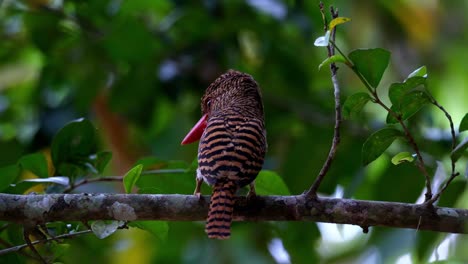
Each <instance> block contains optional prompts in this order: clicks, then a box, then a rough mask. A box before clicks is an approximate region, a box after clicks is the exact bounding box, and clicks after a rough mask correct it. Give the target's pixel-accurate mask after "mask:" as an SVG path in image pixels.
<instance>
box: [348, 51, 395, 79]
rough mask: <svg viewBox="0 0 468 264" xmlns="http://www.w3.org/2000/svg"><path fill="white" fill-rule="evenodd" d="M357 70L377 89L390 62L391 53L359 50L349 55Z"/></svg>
mask: <svg viewBox="0 0 468 264" xmlns="http://www.w3.org/2000/svg"><path fill="white" fill-rule="evenodd" d="M349 59H350V60H351V61H352V62H353V64H354V67H355V68H356V70H357V71H358V72H359V73H360V74H361V75H362V76H363V77H364V78H365V79H366V80H367V81H368V82H369V84H370V85H371V86H372V87H374V88H376V87H377V86H378V85H379V83H380V80H381V79H382V76H383V73H384V72H385V69H386V68H387V66H388V63H389V61H390V52H389V51H387V50H384V49H381V48H376V49H358V50H354V51H352V52H351V53H350V54H349Z"/></svg>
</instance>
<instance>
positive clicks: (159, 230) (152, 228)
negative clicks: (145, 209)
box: [128, 221, 169, 241]
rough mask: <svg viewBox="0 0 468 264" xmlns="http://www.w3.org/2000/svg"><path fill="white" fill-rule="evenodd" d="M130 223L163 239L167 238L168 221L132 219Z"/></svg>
mask: <svg viewBox="0 0 468 264" xmlns="http://www.w3.org/2000/svg"><path fill="white" fill-rule="evenodd" d="M128 225H129V226H132V227H137V228H139V229H142V230H145V231H148V232H150V233H151V234H152V235H154V236H155V237H157V238H158V239H159V240H161V241H166V240H167V235H168V233H169V225H168V224H167V222H166V221H132V222H130V223H128Z"/></svg>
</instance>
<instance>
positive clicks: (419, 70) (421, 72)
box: [407, 66, 427, 79]
mask: <svg viewBox="0 0 468 264" xmlns="http://www.w3.org/2000/svg"><path fill="white" fill-rule="evenodd" d="M416 76H417V77H424V78H427V68H426V66H421V67H419V68H417V69H416V70H414V71H413V72H412V73H410V74H409V75H408V78H407V79H409V78H412V77H416Z"/></svg>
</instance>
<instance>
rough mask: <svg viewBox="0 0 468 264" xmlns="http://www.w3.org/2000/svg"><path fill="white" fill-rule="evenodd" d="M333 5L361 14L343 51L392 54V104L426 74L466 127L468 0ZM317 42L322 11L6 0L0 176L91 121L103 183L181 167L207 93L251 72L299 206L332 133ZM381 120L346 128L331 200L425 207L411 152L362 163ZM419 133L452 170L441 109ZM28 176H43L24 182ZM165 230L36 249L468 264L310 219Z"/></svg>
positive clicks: (377, 232)
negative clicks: (143, 165)
mask: <svg viewBox="0 0 468 264" xmlns="http://www.w3.org/2000/svg"><path fill="white" fill-rule="evenodd" d="M324 3H325V6H326V7H329V6H330V5H331V4H332V5H334V6H335V7H337V8H338V9H339V13H340V15H341V16H346V17H350V18H352V21H351V22H350V23H347V24H345V25H343V26H339V28H338V33H337V43H339V45H340V47H341V49H342V50H344V51H346V52H349V51H351V50H353V49H356V48H373V47H382V48H385V49H388V50H390V51H391V52H392V57H391V63H390V66H389V69H388V70H387V72H386V73H385V75H384V79H383V81H382V82H381V84H380V87H379V89H380V91H381V92H380V94H381V95H382V96H383V97H385V94H386V90H387V89H388V86H389V84H390V83H392V82H397V81H402V80H403V79H404V78H405V77H406V76H407V75H408V74H409V73H410V72H412V71H413V70H414V69H416V68H418V67H420V66H422V65H426V66H427V68H428V72H429V83H430V86H429V89H430V90H431V92H432V93H433V95H434V97H435V98H436V99H437V100H438V101H439V102H440V104H441V105H443V106H444V107H445V108H446V109H447V110H448V112H449V113H450V114H451V115H452V117H453V120H454V123H455V124H456V126H457V125H458V124H459V122H460V120H461V118H462V117H463V115H464V114H465V112H466V110H467V109H466V102H467V100H468V89H467V88H466V87H467V86H468V75H467V74H466V68H465V67H466V61H468V57H467V56H468V53H467V52H466V49H467V45H468V39H467V36H468V19H467V18H466V10H468V2H466V1H435V0H428V1H404V0H400V1H384V0H382V1H370V0H368V1H359V3H358V2H355V1H324ZM322 34H323V22H322V18H321V15H320V12H319V9H318V1H291V0H290V1H281V0H246V1H216V0H205V1H194V2H191V1H176V0H172V1H170V0H158V1H147V0H132V1H122V0H101V1H61V0H51V1H49V0H32V1H14V0H4V1H1V2H0V40H1V41H0V150H1V151H0V166H6V165H10V164H14V163H16V162H17V161H18V159H20V158H21V157H22V156H23V155H25V154H27V153H33V152H41V153H45V155H46V156H49V154H48V153H49V150H50V146H51V141H52V139H53V137H54V135H55V134H56V133H57V131H58V130H59V129H60V128H61V127H63V126H64V125H65V124H66V123H68V122H70V121H71V120H74V119H77V118H79V117H86V118H88V119H90V120H91V121H92V123H93V124H94V125H95V126H96V127H97V129H98V137H99V138H98V141H99V149H100V150H108V151H111V152H112V154H113V156H112V159H111V161H110V165H109V166H107V168H106V170H105V172H104V174H105V175H123V174H124V173H125V172H126V171H127V170H128V169H130V168H131V167H132V166H133V164H135V162H137V160H140V159H141V158H143V157H148V156H151V157H155V158H154V159H156V158H157V160H159V161H161V162H162V163H164V164H165V165H164V166H165V167H166V168H184V167H187V166H189V165H190V164H191V163H192V161H193V160H194V158H195V157H196V149H197V145H196V144H192V145H190V146H184V147H182V146H180V141H181V140H182V138H183V137H184V135H185V134H186V133H187V132H188V130H189V129H190V128H191V126H192V125H193V124H194V123H195V122H196V121H197V120H198V118H199V116H200V105H199V103H200V101H199V100H200V98H201V96H202V94H203V92H204V89H205V88H206V87H207V86H208V85H209V83H210V82H211V81H213V80H214V79H215V78H216V77H217V76H218V75H220V74H221V73H223V72H225V71H226V70H228V69H230V68H233V69H237V70H240V71H244V72H247V73H249V74H251V75H252V76H253V77H254V78H255V79H256V80H257V82H258V83H259V84H260V86H261V88H262V91H263V96H264V103H265V111H266V125H267V131H268V142H269V151H268V153H267V159H266V163H265V166H264V168H265V169H268V170H273V171H275V172H277V173H278V174H279V175H281V177H282V178H283V180H284V182H285V183H286V185H287V186H288V188H289V191H290V193H292V194H300V193H302V192H303V191H305V190H306V189H308V188H309V186H310V184H311V183H312V182H313V179H314V178H315V176H316V175H317V173H318V171H319V170H320V168H321V166H322V163H323V162H324V160H325V158H326V156H327V154H328V151H329V147H330V144H331V139H332V135H333V124H334V120H333V117H334V101H333V89H332V84H331V80H330V73H329V71H328V70H326V69H322V70H321V71H319V70H318V65H319V64H320V62H321V61H322V60H324V59H325V58H326V51H325V49H323V48H317V47H314V45H313V43H314V40H315V38H317V37H318V36H320V35H322ZM339 79H340V83H341V85H342V95H343V98H345V97H346V96H349V95H351V94H353V93H355V92H358V91H365V90H364V87H363V86H362V85H361V83H360V82H359V80H358V79H357V78H356V77H355V76H354V75H353V74H352V73H351V72H350V71H349V70H348V69H345V67H344V66H342V67H341V69H340V71H339ZM384 99H385V100H386V102H388V98H386V97H385V98H384ZM385 116H386V112H385V111H384V110H383V109H381V108H379V107H377V106H373V105H370V104H369V105H368V106H366V108H365V109H364V112H363V113H362V114H361V115H359V116H358V117H356V118H353V119H351V120H346V121H345V122H344V123H343V129H342V140H341V145H340V147H339V150H338V154H337V157H336V160H335V162H334V164H333V166H332V169H331V170H330V172H329V174H328V175H327V177H326V178H325V180H324V182H323V184H322V186H321V188H320V191H321V193H322V194H324V195H337V196H340V195H341V196H344V197H352V198H357V199H368V200H382V201H397V202H410V203H414V202H416V200H417V199H418V197H420V196H421V194H422V191H423V188H424V179H423V176H422V175H420V173H419V171H418V170H417V169H416V167H415V166H414V165H413V164H402V165H399V166H394V165H392V164H391V162H390V159H391V157H392V155H394V154H396V153H398V152H400V151H405V150H407V151H411V149H410V148H409V147H408V146H407V145H406V144H405V143H404V142H403V141H401V142H396V143H394V144H393V145H392V146H391V148H390V149H389V150H388V151H387V153H386V154H385V155H383V156H382V157H380V158H379V159H378V160H376V161H375V162H373V163H372V164H370V165H369V166H368V167H363V166H362V165H361V158H360V157H361V154H360V153H361V148H362V144H363V143H364V141H365V139H366V138H367V137H368V136H369V135H370V134H371V133H372V132H373V131H375V130H377V129H378V128H381V127H383V126H384V123H385ZM410 128H411V130H412V132H413V133H414V135H415V137H416V141H417V142H418V143H419V144H420V147H421V149H422V151H423V153H424V157H425V158H426V162H427V164H428V166H429V169H430V171H431V173H434V172H435V170H436V166H437V161H441V162H442V164H443V165H444V166H445V168H446V170H447V171H448V169H449V163H448V161H449V154H450V144H451V141H450V140H451V139H450V132H449V130H448V128H449V126H448V122H447V120H446V119H445V116H444V115H443V113H441V112H440V111H437V109H435V108H434V107H425V108H424V109H423V111H421V112H419V113H418V114H417V115H416V116H414V117H412V118H411V120H410ZM49 160H50V158H49ZM466 160H467V159H466V155H465V156H464V157H463V158H462V159H461V160H460V161H459V162H458V170H459V171H461V172H462V176H460V177H458V178H457V179H456V180H455V181H454V182H453V184H452V185H451V186H450V187H449V188H448V190H447V192H446V193H445V194H444V195H443V196H442V200H441V201H440V202H439V204H440V205H443V206H452V207H461V208H467V207H468V203H467V201H468V192H467V188H466V177H465V175H466V174H465V173H466V172H465V170H466ZM53 174H54V170H53V168H50V175H53ZM1 176H2V175H0V177H1ZM179 176H180V178H177V177H179ZM27 177H36V176H35V175H31V173H29V174H28V173H23V174H21V178H27ZM161 177H166V178H169V180H168V181H171V180H170V179H173V180H174V184H172V185H170V186H169V187H168V186H166V187H165V188H162V189H159V193H161V192H162V193H184V194H189V193H192V191H193V188H194V180H193V177H194V175H193V174H191V175H189V177H185V176H184V175H182V176H181V175H177V174H172V175H169V174H168V175H163V176H161ZM175 178H177V179H175ZM142 179H144V180H142V182H140V183H139V184H137V185H138V187H140V189H144V188H148V189H151V188H152V187H153V186H154V185H157V182H158V179H160V178H158V176H154V175H153V176H147V177H142ZM180 179H183V182H182V181H181V180H180ZM34 191H38V192H41V191H49V192H50V189H49V190H45V189H41V188H40V187H38V188H36V189H34ZM75 191H76V192H119V193H120V192H123V188H122V184H121V183H96V184H89V185H84V186H82V187H80V188H79V189H77V190H75ZM140 191H141V190H140ZM204 193H205V194H208V193H209V189H208V188H205V189H204ZM168 226H169V229H168V234H167V237H166V238H161V237H162V236H153V235H151V234H150V233H148V232H146V231H143V230H140V229H136V228H131V229H130V230H124V231H118V232H116V233H115V234H114V235H112V236H111V237H108V238H106V239H103V240H100V239H98V238H96V237H95V236H93V235H83V236H80V237H76V238H74V239H71V240H67V241H66V244H62V245H55V246H54V247H52V246H48V247H46V246H44V248H42V249H41V250H42V252H49V253H50V252H52V253H51V254H52V255H54V257H55V258H56V261H63V262H65V263H78V262H80V263H82V262H88V261H93V262H94V261H98V262H102V263H128V262H130V261H131V262H132V263H149V262H154V263H275V262H276V263H313V262H321V263H351V262H355V263H382V262H384V263H389V262H391V263H393V262H398V263H410V262H411V261H413V262H415V263H418V262H429V261H435V260H438V259H439V260H446V259H451V260H458V261H460V262H463V261H468V255H467V252H466V250H463V248H464V249H466V247H467V245H468V238H467V237H466V236H463V235H446V234H437V233H431V232H420V231H415V230H399V229H387V228H371V231H370V232H369V234H362V231H361V230H360V229H356V228H354V227H349V226H337V225H324V224H316V223H234V227H233V236H232V238H231V239H230V240H229V241H222V242H219V241H209V240H208V239H207V238H206V236H205V233H204V231H203V229H204V228H203V223H191V222H174V223H168ZM2 230H3V231H2V233H1V238H2V240H3V241H4V242H8V243H11V244H12V245H16V244H21V243H23V242H22V240H21V236H20V233H19V230H20V229H19V227H11V226H10V228H5V229H2ZM8 243H7V245H8ZM5 247H7V246H5ZM436 251H438V254H436V253H435V252H436ZM0 259H3V260H5V261H14V262H16V263H24V262H25V259H26V258H25V257H24V256H23V255H22V254H9V255H5V256H0Z"/></svg>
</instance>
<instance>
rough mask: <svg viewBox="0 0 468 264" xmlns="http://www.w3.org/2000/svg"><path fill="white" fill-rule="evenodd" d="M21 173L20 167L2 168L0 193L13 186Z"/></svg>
mask: <svg viewBox="0 0 468 264" xmlns="http://www.w3.org/2000/svg"><path fill="white" fill-rule="evenodd" d="M19 173H20V168H19V167H18V165H16V164H14V165H9V166H5V167H1V168H0V191H4V190H5V189H7V188H8V187H10V184H12V183H13V182H14V181H15V179H16V178H17V177H18V175H19Z"/></svg>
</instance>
